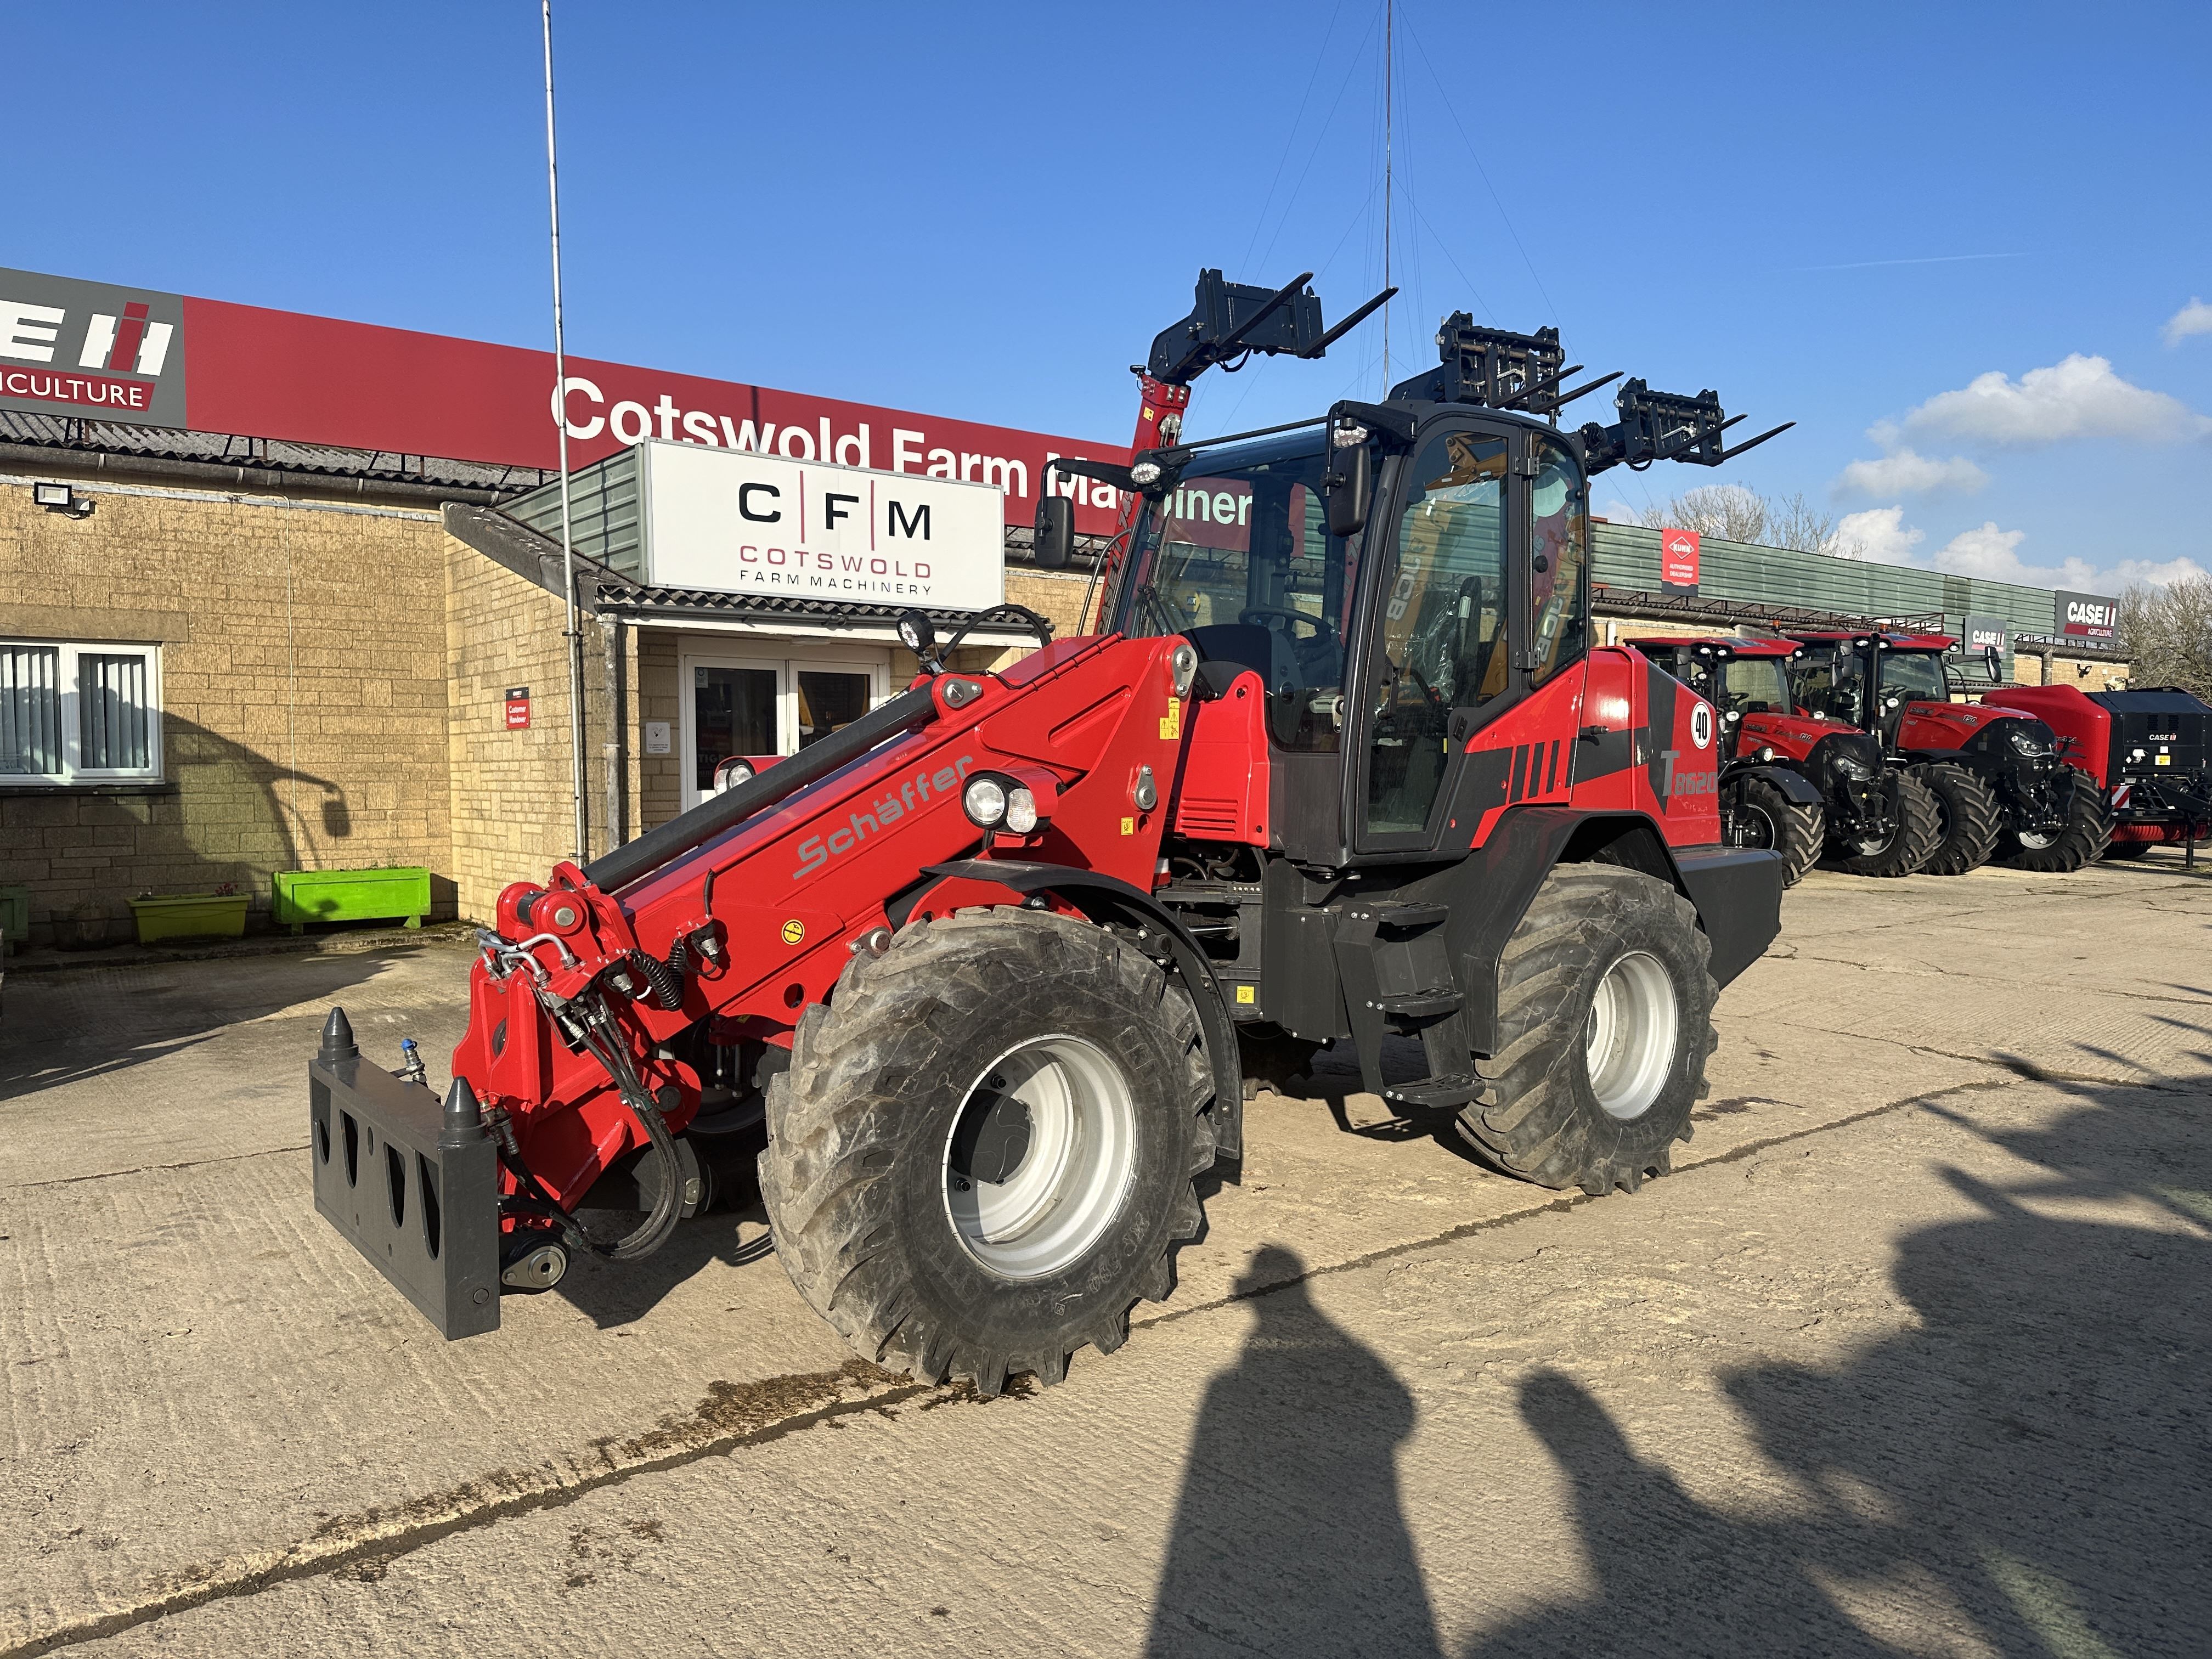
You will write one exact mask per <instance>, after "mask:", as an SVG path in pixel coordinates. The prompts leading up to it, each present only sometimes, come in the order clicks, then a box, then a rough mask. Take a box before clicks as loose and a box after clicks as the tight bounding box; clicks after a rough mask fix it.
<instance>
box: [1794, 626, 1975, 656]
mask: <svg viewBox="0 0 2212 1659" xmlns="http://www.w3.org/2000/svg"><path fill="white" fill-rule="evenodd" d="M1790 638H1791V639H1793V640H1802V641H1804V642H1805V643H1806V644H1807V645H1862V644H1864V643H1865V642H1866V641H1869V640H1880V641H1881V642H1882V644H1883V645H1885V646H1886V647H1888V648H1889V649H1890V650H1892V651H1948V650H1949V649H1950V648H1951V647H1953V646H1954V645H1956V644H1958V641H1956V640H1954V639H1953V638H1952V637H1951V636H1950V635H1948V634H1889V633H1883V632H1881V631H1879V630H1876V629H1866V630H1865V631H1863V632H1860V633H1855V634H1837V633H1814V632H1812V631H1811V630H1809V629H1808V630H1800V629H1790Z"/></svg>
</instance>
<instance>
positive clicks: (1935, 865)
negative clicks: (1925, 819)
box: [1912, 761, 1999, 876]
mask: <svg viewBox="0 0 2212 1659" xmlns="http://www.w3.org/2000/svg"><path fill="white" fill-rule="evenodd" d="M1912 775H1913V776H1915V777H1917V778H1918V779H1919V780H1920V781H1921V782H1923V783H1924V784H1926V785H1927V786H1928V792H1929V793H1930V794H1932V795H1933V796H1935V797H1936V819H1937V834H1936V850H1935V852H1934V853H1932V854H1929V859H1928V862H1927V863H1926V864H1924V865H1923V866H1921V867H1922V868H1923V870H1924V871H1926V872H1927V873H1928V874H1929V875H1931V876H1963V875H1965V874H1966V872H1967V871H1969V870H1976V869H1979V868H1980V867H1981V866H1983V865H1984V864H1987V863H1988V862H1989V861H1990V854H1991V853H1993V852H1995V851H1996V845H1997V828H1998V823H1999V819H1998V817H1997V798H1996V794H1995V793H1993V792H1992V791H1991V790H1990V787H1989V785H1987V784H1986V783H1984V782H1983V781H1981V779H1979V778H1978V777H1977V776H1975V775H1974V774H1972V772H1970V771H1968V770H1967V769H1966V768H1965V767H1963V766H1960V765H1959V764H1958V763H1956V762H1954V761H1933V762H1929V763H1923V764H1922V765H1919V766H1916V767H1914V768H1913V769H1912Z"/></svg>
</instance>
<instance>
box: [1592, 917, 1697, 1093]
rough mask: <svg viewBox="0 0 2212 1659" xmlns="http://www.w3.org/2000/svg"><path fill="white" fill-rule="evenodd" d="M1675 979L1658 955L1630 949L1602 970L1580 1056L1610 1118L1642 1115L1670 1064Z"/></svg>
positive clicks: (1665, 1082) (1672, 1062)
mask: <svg viewBox="0 0 2212 1659" xmlns="http://www.w3.org/2000/svg"><path fill="white" fill-rule="evenodd" d="M1678 1023H1679V1022H1678V1020H1677V1018H1676V1014H1675V1001H1674V981H1673V980H1671V979H1669V978H1668V976H1667V969H1666V967H1665V965H1664V964H1663V963H1661V962H1660V960H1659V958H1658V957H1655V956H1653V955H1652V954H1651V953H1650V951H1629V952H1628V953H1627V954H1626V956H1624V957H1621V958H1620V960H1619V961H1617V962H1615V963H1613V966H1612V967H1610V968H1608V969H1606V970H1605V977H1604V978H1602V979H1601V980H1600V981H1598V982H1597V992H1596V994H1595V995H1594V996H1593V997H1592V998H1591V999H1590V1011H1589V1022H1588V1024H1587V1025H1586V1027H1585V1028H1584V1035H1583V1059H1584V1061H1585V1062H1586V1063H1587V1065H1588V1066H1589V1085H1590V1092H1591V1093H1592V1094H1594V1095H1595V1096H1596V1097H1597V1103H1598V1104H1599V1105H1600V1106H1601V1107H1603V1108H1604V1109H1605V1111H1606V1114H1607V1116H1610V1117H1617V1118H1620V1119H1621V1120H1622V1121H1627V1120H1629V1119H1631V1118H1638V1117H1641V1116H1643V1115H1644V1113H1645V1112H1647V1111H1649V1110H1650V1108H1651V1103H1652V1102H1653V1101H1655V1100H1656V1099H1657V1098H1658V1097H1659V1091H1661V1090H1662V1089H1663V1088H1664V1087H1666V1085H1667V1073H1668V1071H1669V1070H1670V1069H1672V1067H1673V1066H1674V1044H1675V1040H1676V1036H1677V1033H1676V1030H1675V1027H1676V1025H1677V1024H1678Z"/></svg>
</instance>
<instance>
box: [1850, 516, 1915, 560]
mask: <svg viewBox="0 0 2212 1659" xmlns="http://www.w3.org/2000/svg"><path fill="white" fill-rule="evenodd" d="M1927 538H1928V532H1926V531H1924V530H1916V529H1914V528H1913V527H1912V526H1911V525H1908V524H1907V523H1905V509H1904V508H1903V507H1869V508H1868V509H1867V510H1866V511H1865V512H1863V513H1845V514H1844V518H1843V521H1842V522H1841V523H1839V524H1838V525H1837V526H1836V539H1835V541H1834V543H1833V544H1832V545H1833V547H1834V550H1835V551H1836V552H1838V553H1839V554H1841V555H1842V556H1844V558H1847V559H1869V560H1872V561H1873V562H1875V563H1876V564H1911V562H1912V550H1913V549H1914V548H1916V547H1917V546H1919V545H1920V544H1921V543H1922V542H1923V541H1925V540H1926V539H1927Z"/></svg>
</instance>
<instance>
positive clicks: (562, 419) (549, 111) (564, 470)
mask: <svg viewBox="0 0 2212 1659" xmlns="http://www.w3.org/2000/svg"><path fill="white" fill-rule="evenodd" d="M539 10H540V13H541V15H543V17H544V25H545V193H546V197H547V198H548V202H549V204H550V209H551V212H552V228H553V429H554V431H555V432H556V433H557V434H559V435H560V443H561V580H562V586H563V588H564V589H565V591H566V593H567V596H568V632H567V633H565V634H563V635H562V636H561V637H562V638H563V639H564V640H566V641H568V790H569V793H570V794H571V796H572V797H573V798H574V805H575V809H576V862H577V863H578V864H582V863H583V862H584V861H585V860H586V859H588V858H590V857H591V855H592V848H591V824H590V823H589V822H588V821H587V820H586V817H585V812H584V634H583V629H581V628H580V627H579V626H578V625H577V621H576V550H575V548H574V545H573V544H572V543H571V542H570V540H569V535H568V349H567V341H566V340H565V339H564V338H563V337H562V325H561V173H560V169H559V167H558V166H557V165H556V163H555V161H554V150H553V0H539ZM610 712H611V711H610ZM609 833H610V834H611V833H612V826H611V825H610V826H609Z"/></svg>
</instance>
